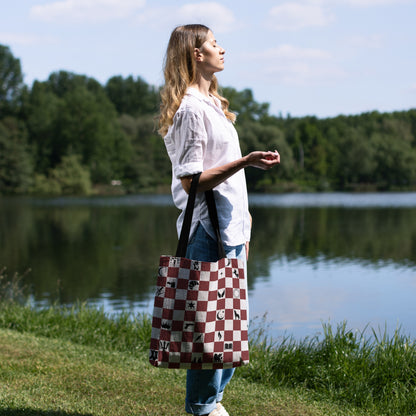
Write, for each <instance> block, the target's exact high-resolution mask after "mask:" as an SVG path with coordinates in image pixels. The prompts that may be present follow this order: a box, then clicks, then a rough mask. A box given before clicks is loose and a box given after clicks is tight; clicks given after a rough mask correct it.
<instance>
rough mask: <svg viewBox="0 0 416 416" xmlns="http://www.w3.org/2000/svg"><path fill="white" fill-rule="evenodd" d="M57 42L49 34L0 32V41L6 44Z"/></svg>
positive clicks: (25, 44)
mask: <svg viewBox="0 0 416 416" xmlns="http://www.w3.org/2000/svg"><path fill="white" fill-rule="evenodd" d="M57 42H58V40H57V39H56V38H53V37H50V36H41V35H33V34H30V33H0V43H3V44H6V45H24V46H27V45H39V44H41V45H45V44H52V43H57Z"/></svg>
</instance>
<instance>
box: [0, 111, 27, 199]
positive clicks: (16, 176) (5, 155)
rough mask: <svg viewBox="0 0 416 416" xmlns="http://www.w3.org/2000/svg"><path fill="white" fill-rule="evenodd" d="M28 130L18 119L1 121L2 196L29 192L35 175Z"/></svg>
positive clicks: (0, 192)
mask: <svg viewBox="0 0 416 416" xmlns="http://www.w3.org/2000/svg"><path fill="white" fill-rule="evenodd" d="M26 136H27V132H26V129H25V127H24V125H23V123H21V122H20V121H19V120H18V119H16V118H14V117H6V118H4V119H3V120H0V195H1V194H14V193H25V192H27V191H28V189H29V187H30V184H31V181H32V173H33V163H32V156H31V151H30V149H29V146H28V144H27V141H26Z"/></svg>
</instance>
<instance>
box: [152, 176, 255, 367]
mask: <svg viewBox="0 0 416 416" xmlns="http://www.w3.org/2000/svg"><path fill="white" fill-rule="evenodd" d="M199 175H200V174H198V175H195V176H194V178H193V180H192V187H191V191H190V194H189V198H188V204H187V207H186V211H185V219H184V225H183V227H182V230H181V235H180V238H179V243H178V248H177V252H176V256H161V257H160V262H159V272H158V277H157V285H156V293H155V300H154V308H153V318H152V335H151V341H150V351H149V361H150V363H151V364H152V365H154V366H156V367H164V368H186V369H220V368H232V367H238V366H241V365H244V364H247V363H248V361H249V351H248V332H247V328H248V322H247V319H248V318H247V288H246V281H245V276H244V273H245V270H244V263H243V261H242V260H239V259H228V258H226V257H225V253H224V247H223V244H222V241H221V236H220V231H219V226H218V218H217V213H216V208H215V200H214V196H213V192H212V191H208V192H206V193H205V195H206V199H207V204H208V209H209V212H210V217H211V222H212V224H213V226H214V229H215V230H216V234H217V241H218V253H219V258H220V260H219V261H216V262H206V261H198V260H191V259H187V258H185V257H184V256H185V253H186V247H187V245H188V238H189V231H190V225H191V221H192V213H193V207H194V203H195V194H196V187H197V184H198V180H199Z"/></svg>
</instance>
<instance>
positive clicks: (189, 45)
mask: <svg viewBox="0 0 416 416" xmlns="http://www.w3.org/2000/svg"><path fill="white" fill-rule="evenodd" d="M209 30H210V29H209V28H208V27H207V26H204V25H199V24H193V25H184V26H178V27H177V28H175V29H174V30H173V32H172V34H171V36H170V39H169V43H168V47H167V50H166V55H165V63H164V75H165V85H164V86H163V88H162V90H161V92H160V96H161V104H160V116H159V133H160V135H161V136H162V137H163V136H165V135H166V133H167V131H168V129H169V126H170V125H171V124H172V123H173V117H174V115H175V113H176V111H177V110H178V108H179V105H180V103H181V101H182V98H183V97H184V95H185V92H186V89H187V88H188V87H189V86H190V85H191V84H193V83H194V82H195V81H196V77H197V70H196V64H195V59H194V50H195V48H200V47H201V46H202V44H203V43H204V42H205V41H206V38H207V34H208V31H209ZM209 92H210V93H211V94H212V95H214V96H215V97H217V98H218V99H219V100H220V101H221V107H222V110H223V111H224V114H225V116H226V117H227V118H228V119H229V120H231V121H232V122H234V121H235V119H236V116H235V114H234V113H232V112H231V111H229V110H228V107H229V104H230V103H229V102H228V100H227V99H226V98H224V97H222V96H221V95H220V94H219V93H218V81H217V78H216V76H215V75H213V77H212V81H211V85H210V87H209Z"/></svg>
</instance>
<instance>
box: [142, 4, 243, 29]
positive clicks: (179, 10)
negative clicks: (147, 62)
mask: <svg viewBox="0 0 416 416" xmlns="http://www.w3.org/2000/svg"><path fill="white" fill-rule="evenodd" d="M137 21H138V23H140V24H148V25H150V26H156V27H160V26H167V27H171V28H173V27H174V26H177V25H181V24H188V23H201V24H204V25H206V26H208V27H209V28H211V29H212V31H213V32H214V33H225V32H229V31H232V30H235V29H236V25H237V23H236V19H235V17H234V13H233V12H232V11H231V10H230V9H228V8H227V7H225V6H223V5H222V4H220V3H217V2H202V3H188V4H184V5H183V6H181V7H177V6H171V7H166V8H163V9H162V8H153V9H149V10H146V11H144V12H143V13H141V14H140V15H139V16H138V19H137Z"/></svg>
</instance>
